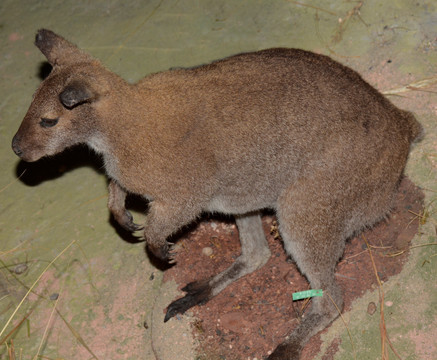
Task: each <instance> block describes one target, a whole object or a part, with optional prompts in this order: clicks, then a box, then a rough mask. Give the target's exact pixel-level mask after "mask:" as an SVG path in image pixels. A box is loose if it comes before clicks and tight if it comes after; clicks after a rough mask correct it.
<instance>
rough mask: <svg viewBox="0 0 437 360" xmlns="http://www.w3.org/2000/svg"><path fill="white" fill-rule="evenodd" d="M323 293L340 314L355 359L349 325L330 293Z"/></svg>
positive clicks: (355, 354) (355, 353)
mask: <svg viewBox="0 0 437 360" xmlns="http://www.w3.org/2000/svg"><path fill="white" fill-rule="evenodd" d="M325 294H326V295H328V297H329V300H331V302H332V303H333V304H334V306H335V308H336V309H337V311H338V313H339V315H340V317H341V321H343V324H344V326H345V327H346V330H347V333H348V335H349V340H350V342H351V345H352V350H353V352H354V359H355V360H356V359H357V352H356V350H355V343H354V341H353V340H352V334H351V332H350V330H349V327H348V326H347V324H346V320H345V319H344V317H343V314H342V313H341V310H340V309H339V307H338V306H337V304H336V303H335V301H334V299H333V298H332V297H331V295H329V294H328V293H327V292H325Z"/></svg>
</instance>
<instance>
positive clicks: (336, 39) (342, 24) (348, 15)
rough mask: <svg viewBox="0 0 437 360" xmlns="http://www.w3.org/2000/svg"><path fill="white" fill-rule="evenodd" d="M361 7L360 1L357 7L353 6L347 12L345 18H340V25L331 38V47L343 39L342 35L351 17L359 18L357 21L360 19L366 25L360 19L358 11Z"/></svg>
mask: <svg viewBox="0 0 437 360" xmlns="http://www.w3.org/2000/svg"><path fill="white" fill-rule="evenodd" d="M362 6H363V1H360V2H359V3H358V5H355V6H354V7H353V9H351V10H349V11H348V12H347V13H346V16H345V18H344V19H341V18H340V19H339V23H340V25H339V26H338V28H337V31H336V32H335V34H334V36H333V38H332V41H331V44H332V45H334V44H337V43H339V42H340V41H341V40H342V39H343V34H344V32H345V31H346V29H347V26H348V25H349V20H350V19H351V18H352V17H353V16H358V18H359V19H360V20H361V21H362V22H363V23H364V24H365V25H367V24H366V23H365V22H364V21H363V19H362V18H361V17H360V9H361V7H362Z"/></svg>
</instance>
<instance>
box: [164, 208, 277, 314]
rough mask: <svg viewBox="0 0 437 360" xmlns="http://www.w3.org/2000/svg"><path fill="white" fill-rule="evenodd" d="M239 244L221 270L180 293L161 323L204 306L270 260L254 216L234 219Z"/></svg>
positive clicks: (258, 219)
mask: <svg viewBox="0 0 437 360" xmlns="http://www.w3.org/2000/svg"><path fill="white" fill-rule="evenodd" d="M236 223H237V227H238V232H239V236H240V242H241V255H240V256H239V257H238V259H237V260H235V262H234V263H233V264H232V265H231V266H230V267H229V268H227V269H226V270H225V271H223V272H221V273H220V274H218V275H216V276H214V277H212V278H210V279H206V280H202V281H195V282H192V283H190V284H188V285H187V286H185V287H184V288H183V289H182V290H183V291H185V292H187V294H186V295H185V296H184V297H183V298H181V299H178V300H176V301H174V302H172V303H171V304H170V305H169V306H168V309H167V314H166V315H165V319H164V321H167V320H169V319H170V318H172V317H173V316H175V315H176V314H183V313H184V312H185V311H187V310H188V309H189V308H191V307H193V306H194V305H198V304H204V303H206V302H207V301H208V300H210V299H211V298H213V297H214V296H216V295H217V294H218V293H219V292H220V291H222V290H223V289H224V288H226V287H227V286H228V285H229V284H231V283H233V282H234V281H235V280H237V279H239V278H240V277H242V276H244V275H247V274H250V273H251V272H253V271H255V270H256V269H259V268H260V267H261V266H263V265H264V264H265V263H266V262H267V260H268V259H269V257H270V250H269V248H268V245H267V240H266V237H265V235H264V231H263V228H262V224H261V217H260V215H259V214H258V213H255V214H249V215H244V216H238V217H236Z"/></svg>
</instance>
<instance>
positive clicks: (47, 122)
mask: <svg viewBox="0 0 437 360" xmlns="http://www.w3.org/2000/svg"><path fill="white" fill-rule="evenodd" d="M58 121H59V118H56V119H47V118H41V121H40V122H39V124H40V125H41V126H42V127H43V128H49V127H52V126H55V125H56V124H57V123H58Z"/></svg>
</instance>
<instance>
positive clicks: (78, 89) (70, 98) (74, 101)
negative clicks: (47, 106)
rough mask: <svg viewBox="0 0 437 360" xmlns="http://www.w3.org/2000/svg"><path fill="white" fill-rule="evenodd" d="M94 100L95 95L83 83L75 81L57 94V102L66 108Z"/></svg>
mask: <svg viewBox="0 0 437 360" xmlns="http://www.w3.org/2000/svg"><path fill="white" fill-rule="evenodd" d="M94 99H95V95H94V93H93V91H92V90H91V89H90V87H89V86H88V85H87V84H85V83H84V82H79V81H75V82H72V83H70V84H69V85H67V86H66V87H65V89H64V90H62V92H61V93H60V94H59V100H61V103H62V104H63V105H64V106H65V107H66V108H69V109H71V108H73V107H75V106H76V105H80V104H82V103H85V102H90V101H92V100H94Z"/></svg>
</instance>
